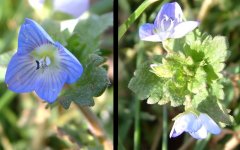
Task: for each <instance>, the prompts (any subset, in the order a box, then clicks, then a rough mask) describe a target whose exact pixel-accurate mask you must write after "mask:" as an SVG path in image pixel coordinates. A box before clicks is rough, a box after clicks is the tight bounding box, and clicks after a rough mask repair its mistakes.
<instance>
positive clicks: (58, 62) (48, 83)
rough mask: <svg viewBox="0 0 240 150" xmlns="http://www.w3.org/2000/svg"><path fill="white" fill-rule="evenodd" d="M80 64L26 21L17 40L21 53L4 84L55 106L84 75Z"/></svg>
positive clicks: (65, 50)
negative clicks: (63, 91)
mask: <svg viewBox="0 0 240 150" xmlns="http://www.w3.org/2000/svg"><path fill="white" fill-rule="evenodd" d="M82 72H83V67H82V65H81V64H80V62H79V61H78V60H77V58H76V57H74V56H73V55H72V54H71V53H70V52H69V51H68V50H67V49H66V48H65V47H63V46H62V45H61V44H60V43H58V42H54V41H53V40H52V38H51V37H50V36H49V35H48V34H47V33H46V31H44V29H43V28H42V27H41V26H40V25H38V24H37V23H36V22H35V21H33V20H31V19H25V22H24V23H23V25H22V26H21V28H20V31H19V36H18V50H17V52H16V53H15V54H14V55H13V57H12V59H11V60H10V63H9V64H8V67H7V72H6V76H5V82H6V84H7V85H8V88H9V89H10V90H12V91H14V92H16V93H24V92H32V91H35V92H36V94H37V95H38V96H39V97H40V98H42V99H43V100H45V101H47V102H49V103H52V102H54V101H55V100H56V98H57V96H58V94H59V93H60V91H61V89H62V87H63V85H64V83H68V84H70V83H74V82H75V81H77V79H78V78H79V77H80V76H81V75H82Z"/></svg>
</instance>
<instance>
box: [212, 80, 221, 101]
mask: <svg viewBox="0 0 240 150" xmlns="http://www.w3.org/2000/svg"><path fill="white" fill-rule="evenodd" d="M211 92H212V95H215V96H216V97H217V98H218V99H222V100H223V99H224V91H223V85H222V84H220V83H218V82H214V83H212V84H211Z"/></svg>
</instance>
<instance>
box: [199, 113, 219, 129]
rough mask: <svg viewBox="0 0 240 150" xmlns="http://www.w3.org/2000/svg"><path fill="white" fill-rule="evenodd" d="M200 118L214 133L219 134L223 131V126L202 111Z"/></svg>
mask: <svg viewBox="0 0 240 150" xmlns="http://www.w3.org/2000/svg"><path fill="white" fill-rule="evenodd" d="M199 120H201V122H202V124H203V126H204V127H205V128H206V129H207V131H208V132H210V133H212V134H219V133H220V132H221V128H220V127H219V126H218V125H217V124H216V123H215V121H213V120H212V118H210V117H209V116H208V115H207V114H204V113H201V114H200V116H199Z"/></svg>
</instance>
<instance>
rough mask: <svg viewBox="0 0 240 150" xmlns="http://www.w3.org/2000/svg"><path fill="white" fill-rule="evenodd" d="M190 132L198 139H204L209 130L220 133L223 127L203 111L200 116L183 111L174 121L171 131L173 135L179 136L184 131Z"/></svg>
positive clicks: (171, 135)
mask: <svg viewBox="0 0 240 150" xmlns="http://www.w3.org/2000/svg"><path fill="white" fill-rule="evenodd" d="M184 131H185V132H188V133H189V134H190V135H191V136H192V137H194V138H196V139H204V138H206V137H207V135H208V132H209V133H212V134H219V133H220V132H221V129H220V128H219V126H218V125H217V124H216V123H215V122H214V121H213V120H212V118H210V117H209V116H208V115H207V114H205V113H201V114H200V115H199V116H197V115H195V114H193V113H190V112H188V113H183V114H181V115H180V116H179V117H178V118H177V119H176V120H175V122H174V125H173V127H172V130H171V132H170V138H171V137H177V136H179V135H180V134H182V133H183V132H184Z"/></svg>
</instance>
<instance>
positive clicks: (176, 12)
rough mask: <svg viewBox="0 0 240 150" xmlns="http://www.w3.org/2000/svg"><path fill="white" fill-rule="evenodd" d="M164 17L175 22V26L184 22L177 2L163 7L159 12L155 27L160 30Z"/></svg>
mask: <svg viewBox="0 0 240 150" xmlns="http://www.w3.org/2000/svg"><path fill="white" fill-rule="evenodd" d="M164 15H166V16H168V17H170V18H171V19H172V20H174V24H177V23H179V22H182V19H183V12H182V9H181V7H180V6H179V4H178V3H177V2H173V3H165V4H164V5H163V6H162V7H161V10H160V11H159V12H158V15H157V17H156V19H155V21H154V25H155V26H156V27H158V28H160V26H161V20H162V19H163V18H164Z"/></svg>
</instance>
